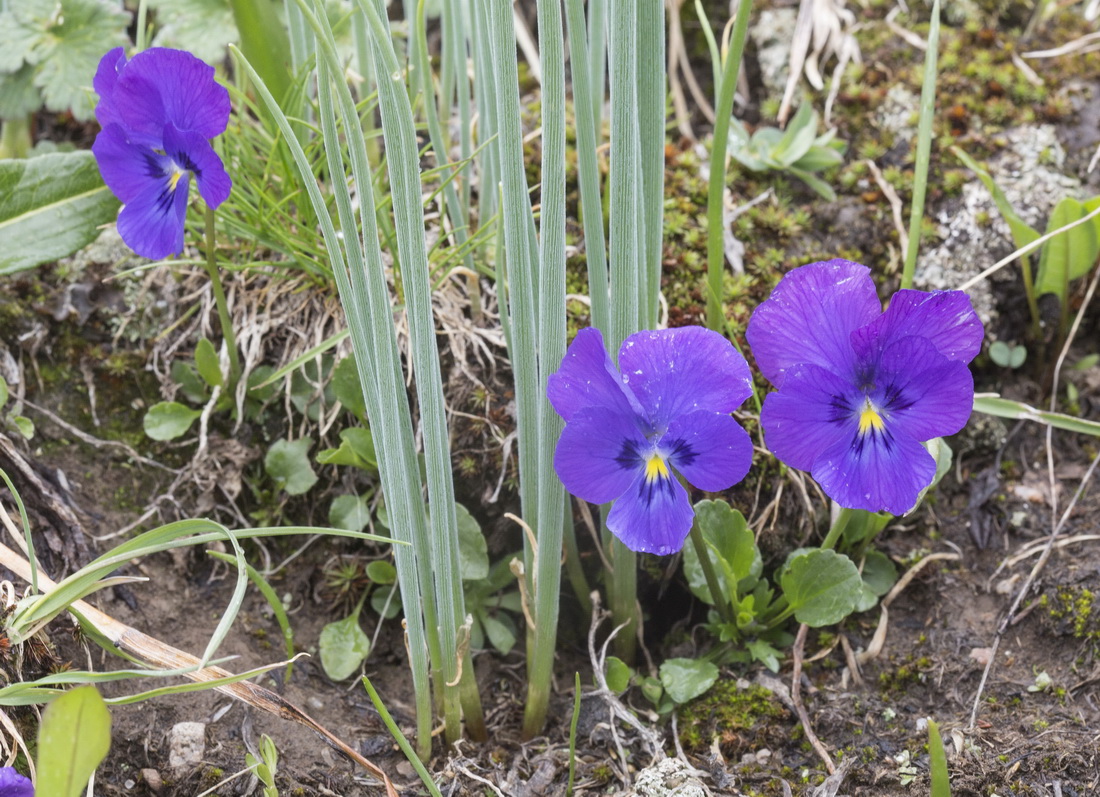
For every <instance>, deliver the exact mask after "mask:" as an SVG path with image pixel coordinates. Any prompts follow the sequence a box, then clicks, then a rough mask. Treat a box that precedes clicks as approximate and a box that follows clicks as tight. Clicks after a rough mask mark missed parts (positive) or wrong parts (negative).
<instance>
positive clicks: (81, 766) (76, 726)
mask: <svg viewBox="0 0 1100 797" xmlns="http://www.w3.org/2000/svg"><path fill="white" fill-rule="evenodd" d="M110 748H111V713H110V712H109V711H108V710H107V704H106V703H104V702H103V698H102V697H100V696H99V692H98V691H96V688H95V687H94V686H78V687H76V688H75V689H70V690H69V691H68V692H66V693H65V694H63V695H61V696H60V697H57V698H54V700H53V701H52V702H51V703H50V704H49V705H48V706H47V707H46V710H45V712H44V713H43V715H42V725H41V727H40V728H39V729H38V783H37V784H36V787H35V793H36V794H42V795H46V794H48V795H50V797H78V795H81V794H83V793H84V790H85V789H86V788H87V787H88V779H89V778H91V776H92V773H93V772H95V769H96V767H98V766H99V762H100V761H102V760H103V759H104V758H106V756H107V751H108V750H109V749H110Z"/></svg>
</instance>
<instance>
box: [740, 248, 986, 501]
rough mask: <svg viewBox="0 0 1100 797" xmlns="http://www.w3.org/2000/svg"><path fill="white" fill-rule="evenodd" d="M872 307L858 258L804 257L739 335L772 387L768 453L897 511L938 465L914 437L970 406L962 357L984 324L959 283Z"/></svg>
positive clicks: (826, 486)
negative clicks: (958, 288)
mask: <svg viewBox="0 0 1100 797" xmlns="http://www.w3.org/2000/svg"><path fill="white" fill-rule="evenodd" d="M881 307H882V305H881V304H880V303H879V299H878V296H877V294H876V293H875V284H874V282H873V281H872V279H871V272H870V269H868V268H867V267H866V266H861V265H860V264H858V263H851V262H849V261H847V260H828V261H825V262H823V263H811V264H810V265H808V266H802V267H801V268H796V269H794V270H793V271H791V272H789V273H788V274H787V275H786V276H784V277H783V279H782V280H780V282H779V285H777V286H776V288H775V290H774V291H772V295H771V298H770V299H768V300H767V301H766V302H764V303H763V304H761V305H760V306H759V307H758V308H756V311H755V312H754V313H753V315H752V319H751V320H750V321H749V327H748V331H747V334H746V337H747V338H748V341H749V345H750V346H751V347H752V351H753V354H754V355H755V357H756V362H757V364H758V365H759V366H760V370H761V371H762V372H763V374H764V376H766V377H767V378H768V379H769V380H770V381H771V383H772V384H774V385H775V386H776V387H777V388H779V391H778V392H776V393H772V394H770V395H769V396H768V397H767V398H766V399H765V400H764V407H763V410H762V411H761V414H760V423H761V425H762V426H763V427H764V440H765V442H766V443H767V445H768V448H769V449H771V451H772V453H774V454H775V455H776V456H777V457H779V459H781V460H783V461H784V462H786V463H787V464H788V465H790V466H791V467H794V468H798V469H800V470H806V471H810V473H812V474H813V477H814V478H815V479H816V480H817V482H818V484H820V485H821V487H822V489H823V490H824V491H825V492H826V493H827V494H828V495H829V497H831V498H832V499H833V500H834V501H836V502H837V503H838V504H840V505H841V506H844V507H848V508H851V509H866V510H868V511H871V512H878V511H883V510H885V511H887V512H890V513H891V514H894V515H902V514H905V513H906V512H908V511H909V510H910V509H912V508H913V506H914V505H915V504H916V502H917V497H918V495H919V494H920V491H921V490H922V489H924V488H925V487H927V486H928V485H929V484H931V483H932V479H933V477H934V476H935V474H936V463H935V460H934V459H933V458H932V455H931V454H929V453H928V452H927V451H926V450H925V448H924V446H922V445H921V443H922V442H923V441H926V440H931V439H932V438H934V437H942V436H944V435H949V434H954V433H955V432H957V431H959V430H960V429H962V427H963V426H965V425H966V421H967V419H968V418H969V417H970V411H971V409H972V408H973V404H974V380H973V378H972V377H971V375H970V370H969V369H968V368H967V363H969V362H970V361H971V360H972V359H973V358H974V355H976V354H977V353H978V351H979V349H980V348H981V344H982V337H983V334H984V333H983V330H982V324H981V321H979V320H978V316H977V314H976V313H975V312H974V308H973V307H972V306H971V304H970V299H969V298H968V297H967V296H966V294H965V293H963V292H961V291H934V292H931V293H926V292H924V291H913V290H901V291H898V292H897V293H896V294H894V297H893V299H891V301H890V306H889V308H888V309H887V310H886V312H885V313H884V312H882V310H881Z"/></svg>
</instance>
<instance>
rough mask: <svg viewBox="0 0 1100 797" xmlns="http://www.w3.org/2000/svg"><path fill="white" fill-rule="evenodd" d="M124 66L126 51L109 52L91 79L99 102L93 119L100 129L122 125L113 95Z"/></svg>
mask: <svg viewBox="0 0 1100 797" xmlns="http://www.w3.org/2000/svg"><path fill="white" fill-rule="evenodd" d="M125 66H126V51H125V50H123V49H122V48H121V47H116V48H114V49H113V50H109V51H108V52H107V54H106V55H104V56H103V57H102V58H101V59H99V66H98V67H97V68H96V73H95V77H94V78H93V79H92V86H93V87H94V88H95V93H96V94H98V95H99V102H98V103H97V104H96V107H95V118H96V119H97V120H98V121H99V124H100V127H104V128H106V127H107V126H108V125H112V124H122V117H121V116H119V114H118V111H117V110H116V109H115V105H114V94H115V84H116V83H118V76H119V74H120V73H121V72H122V69H123V68H124V67H125Z"/></svg>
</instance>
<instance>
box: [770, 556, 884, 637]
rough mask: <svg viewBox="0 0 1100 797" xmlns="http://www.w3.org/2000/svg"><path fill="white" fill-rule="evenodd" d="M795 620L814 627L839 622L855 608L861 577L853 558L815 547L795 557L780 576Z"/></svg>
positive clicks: (784, 594) (784, 593)
mask: <svg viewBox="0 0 1100 797" xmlns="http://www.w3.org/2000/svg"><path fill="white" fill-rule="evenodd" d="M779 584H780V587H781V588H782V590H783V596H784V597H785V598H786V599H787V604H788V606H789V607H790V608H792V609H794V616H795V619H796V620H798V622H800V623H805V624H806V625H808V626H811V627H813V628H820V627H821V626H824V625H832V624H833V623H838V622H840V621H841V620H843V619H844V618H845V617H847V616H848V615H849V614H851V613H852V611H853V610H854V609H855V607H856V604H857V603H858V601H859V597H860V594H861V592H862V587H863V580H862V579H861V578H860V577H859V570H857V569H856V566H855V565H854V564H853V563H852V560H851V559H849V558H848V557H847V556H844V555H843V554H839V553H837V552H836V551H830V550H820V549H815V550H811V551H808V552H806V553H803V554H799V555H798V556H795V557H794V558H793V559H791V560H790V562H788V563H787V566H786V567H784V568H783V573H782V575H781V577H780V579H779Z"/></svg>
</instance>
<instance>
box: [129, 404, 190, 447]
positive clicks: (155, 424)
mask: <svg viewBox="0 0 1100 797" xmlns="http://www.w3.org/2000/svg"><path fill="white" fill-rule="evenodd" d="M200 415H202V412H201V411H199V410H194V409H191V408H190V407H188V406H187V405H186V404H180V403H179V402H178V401H161V402H158V403H156V404H154V405H153V406H152V407H150V408H149V411H148V412H147V413H145V418H144V419H143V420H142V426H143V427H144V429H145V434H147V435H148V436H149V437H151V438H152V439H153V440H175V439H176V438H177V437H181V436H182V435H185V434H187V430H188V429H190V428H191V424H193V423H194V422H195V419H196V418H198V417H199V416H200Z"/></svg>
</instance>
